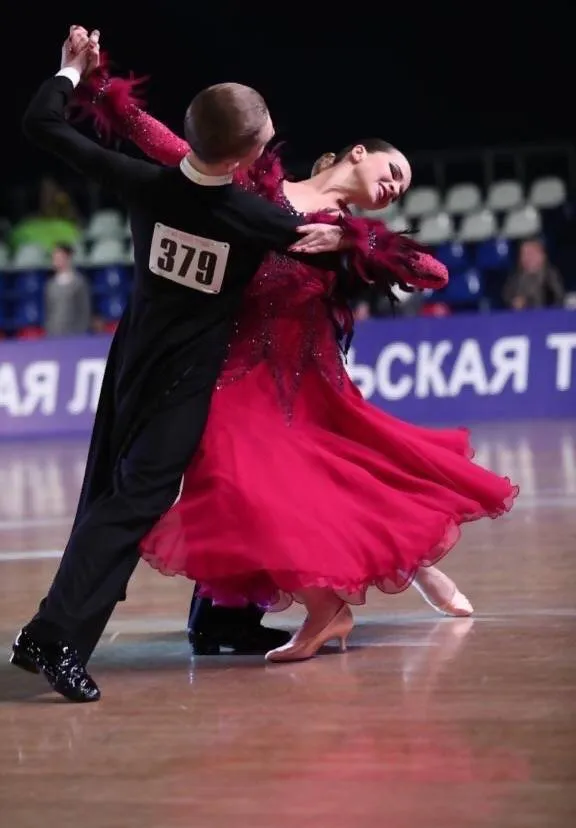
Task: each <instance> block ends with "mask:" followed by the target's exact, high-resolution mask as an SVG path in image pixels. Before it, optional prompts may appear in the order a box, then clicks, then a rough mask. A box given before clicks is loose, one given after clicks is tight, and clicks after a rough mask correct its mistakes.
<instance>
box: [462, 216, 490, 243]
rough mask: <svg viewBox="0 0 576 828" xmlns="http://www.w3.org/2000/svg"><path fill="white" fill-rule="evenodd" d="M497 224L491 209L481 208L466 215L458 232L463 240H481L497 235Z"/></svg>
mask: <svg viewBox="0 0 576 828" xmlns="http://www.w3.org/2000/svg"><path fill="white" fill-rule="evenodd" d="M496 231H497V226H496V219H495V217H494V213H493V212H492V211H491V210H480V211H479V212H477V213H471V214H470V215H467V216H464V219H463V221H462V226H461V227H460V231H459V233H458V238H459V239H460V241H461V242H480V241H485V240H486V239H490V238H492V237H493V236H495V235H496Z"/></svg>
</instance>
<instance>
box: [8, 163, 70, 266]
mask: <svg viewBox="0 0 576 828" xmlns="http://www.w3.org/2000/svg"><path fill="white" fill-rule="evenodd" d="M38 207H39V211H38V214H37V215H32V216H28V217H27V218H25V219H23V220H22V221H21V222H19V223H18V224H17V225H16V226H15V227H14V229H13V230H12V234H11V237H10V244H11V246H12V248H13V249H14V250H16V249H17V248H18V247H21V246H22V245H23V244H39V245H41V246H42V247H45V248H46V250H48V251H52V250H53V249H54V248H55V247H56V245H58V244H64V245H70V246H72V247H73V246H74V245H75V244H77V243H78V241H79V240H80V227H79V222H78V216H77V213H76V209H75V207H74V205H73V203H72V200H71V198H70V196H69V195H68V194H67V193H66V192H64V190H62V189H61V188H60V187H59V186H58V184H56V182H55V181H52V179H50V178H45V179H44V180H43V181H42V182H41V183H40V192H39V199H38Z"/></svg>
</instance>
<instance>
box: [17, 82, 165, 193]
mask: <svg viewBox="0 0 576 828" xmlns="http://www.w3.org/2000/svg"><path fill="white" fill-rule="evenodd" d="M79 81H80V73H79V72H78V71H77V70H76V69H74V68H73V67H70V68H67V69H62V70H60V72H59V73H58V74H57V75H56V76H55V77H53V78H50V79H49V80H47V81H45V82H44V83H43V84H42V86H41V87H40V89H39V90H38V92H37V93H36V94H35V96H34V97H33V99H32V101H31V102H30V104H29V106H28V109H27V110H26V113H25V115H24V120H23V123H22V126H23V130H24V134H25V135H26V137H27V138H28V139H29V140H30V141H32V143H34V144H36V145H37V146H39V147H40V148H41V149H44V150H47V151H48V152H51V153H53V154H54V155H57V156H59V157H60V158H62V160H63V161H65V162H66V163H67V164H70V165H71V166H72V167H74V168H75V169H76V170H77V171H78V172H80V173H82V174H84V175H86V176H88V177H89V178H92V179H93V180H94V181H98V182H99V183H101V184H103V185H105V186H107V187H111V188H113V189H115V190H117V191H119V192H120V193H121V194H122V196H123V197H124V198H125V199H126V200H128V201H133V200H137V199H140V198H141V197H142V195H143V194H144V193H145V192H146V191H147V190H148V188H149V187H150V185H152V184H154V182H155V181H156V180H157V178H158V176H159V173H160V170H161V168H160V167H158V166H156V165H155V164H150V163H148V162H147V161H140V160H137V159H135V158H130V157H129V156H127V155H123V154H122V153H119V152H115V151H113V150H108V149H104V148H103V147H101V146H99V145H98V144H97V143H96V142H95V141H91V140H90V139H89V138H87V137H86V136H84V135H82V134H81V133H79V132H77V131H76V130H75V129H74V127H72V126H70V124H69V123H68V122H67V121H66V106H67V104H68V102H69V101H70V98H71V96H72V93H73V91H74V88H75V86H76V85H77V84H78V83H79ZM149 195H150V193H149V190H148V196H149Z"/></svg>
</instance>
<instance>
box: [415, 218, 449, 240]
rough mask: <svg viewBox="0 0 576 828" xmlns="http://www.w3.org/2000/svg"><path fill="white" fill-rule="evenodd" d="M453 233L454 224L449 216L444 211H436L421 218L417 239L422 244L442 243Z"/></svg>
mask: <svg viewBox="0 0 576 828" xmlns="http://www.w3.org/2000/svg"><path fill="white" fill-rule="evenodd" d="M453 234H454V225H453V223H452V219H451V217H450V216H449V215H447V214H446V213H438V214H437V215H435V216H427V217H426V218H424V219H422V223H421V224H420V230H419V233H418V241H420V242H422V244H444V242H447V241H448V240H449V239H451V238H452V236H453Z"/></svg>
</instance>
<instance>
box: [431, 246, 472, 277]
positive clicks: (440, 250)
mask: <svg viewBox="0 0 576 828" xmlns="http://www.w3.org/2000/svg"><path fill="white" fill-rule="evenodd" d="M434 255H435V256H436V258H437V259H438V260H439V261H441V262H442V263H443V264H445V265H446V267H447V268H448V272H449V273H450V275H452V273H461V272H462V271H464V270H467V269H468V268H469V267H470V261H469V259H468V253H467V250H466V248H465V247H464V245H462V244H460V242H453V243H449V244H441V245H439V246H438V247H437V248H436V250H435V253H434Z"/></svg>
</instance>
